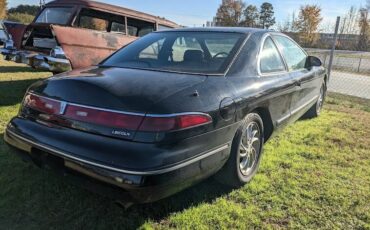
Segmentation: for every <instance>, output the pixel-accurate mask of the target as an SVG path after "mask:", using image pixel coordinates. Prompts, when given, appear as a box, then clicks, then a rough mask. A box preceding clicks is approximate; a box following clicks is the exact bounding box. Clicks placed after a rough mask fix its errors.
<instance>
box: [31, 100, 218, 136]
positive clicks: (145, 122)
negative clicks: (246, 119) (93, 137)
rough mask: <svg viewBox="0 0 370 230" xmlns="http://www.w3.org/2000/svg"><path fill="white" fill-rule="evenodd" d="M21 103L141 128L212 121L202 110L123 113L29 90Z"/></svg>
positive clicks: (78, 118) (100, 122)
mask: <svg viewBox="0 0 370 230" xmlns="http://www.w3.org/2000/svg"><path fill="white" fill-rule="evenodd" d="M24 105H25V106H28V107H30V108H32V109H35V110H38V111H40V112H43V113H46V114H49V115H57V116H60V117H62V118H65V119H70V120H75V121H81V122H87V123H91V124H97V125H103V126H108V127H114V128H122V129H128V130H138V131H142V132H169V131H177V130H183V129H189V128H193V127H197V126H201V125H205V124H209V123H211V122H212V118H211V116H209V115H208V114H204V113H181V114H172V115H165V114H164V115H150V114H147V115H145V114H135V113H123V112H119V111H113V110H106V109H101V108H95V107H90V106H83V105H77V104H72V103H65V102H61V101H58V100H54V99H49V98H46V97H42V96H38V95H35V94H31V93H29V94H27V95H26V97H25V100H24Z"/></svg>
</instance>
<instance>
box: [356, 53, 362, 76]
mask: <svg viewBox="0 0 370 230" xmlns="http://www.w3.org/2000/svg"><path fill="white" fill-rule="evenodd" d="M361 62H362V55H361V56H360V60H359V61H358V69H357V72H358V73H359V72H360V71H361Z"/></svg>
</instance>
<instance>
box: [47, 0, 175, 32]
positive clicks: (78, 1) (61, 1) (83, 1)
mask: <svg viewBox="0 0 370 230" xmlns="http://www.w3.org/2000/svg"><path fill="white" fill-rule="evenodd" d="M59 5H80V6H84V7H92V8H98V9H101V10H106V11H109V12H116V13H119V14H125V15H127V16H132V17H135V18H142V19H144V20H149V21H156V22H158V23H159V24H164V25H166V26H171V27H175V28H176V27H179V25H178V24H176V23H175V22H172V21H170V20H167V19H165V18H163V17H159V16H154V15H151V14H147V13H143V12H139V11H136V10H132V9H128V8H124V7H120V6H116V5H111V4H107V3H102V2H96V1H90V0H54V1H50V2H48V3H47V4H46V6H50V7H52V6H59Z"/></svg>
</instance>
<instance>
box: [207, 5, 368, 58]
mask: <svg viewBox="0 0 370 230" xmlns="http://www.w3.org/2000/svg"><path fill="white" fill-rule="evenodd" d="M214 21H215V25H216V26H242V27H253V28H264V29H270V28H275V29H277V30H278V31H280V32H283V33H287V34H289V35H291V36H292V37H293V38H294V39H295V40H296V41H297V42H299V43H300V44H301V45H302V46H305V47H317V48H329V46H330V44H328V43H324V42H323V41H322V40H320V39H321V37H320V36H321V34H320V33H322V32H323V30H322V29H320V26H321V23H322V21H323V17H322V9H321V7H320V6H318V5H315V4H314V5H309V4H308V5H302V6H301V7H300V9H299V11H298V16H296V15H295V13H293V14H292V15H291V16H289V17H288V18H287V19H286V20H285V21H284V22H282V23H278V24H277V25H275V24H276V19H275V16H274V7H273V5H272V4H271V3H268V2H264V3H263V4H262V5H261V6H260V7H259V8H257V6H255V5H247V4H246V3H245V2H244V1H243V0H223V1H222V3H221V4H220V6H219V8H218V10H217V13H216V17H215V19H214ZM334 26H335V24H333V25H331V26H330V28H328V30H330V32H331V33H333V32H334ZM337 48H341V49H351V50H364V51H366V50H367V51H370V0H367V4H366V6H365V7H361V8H360V9H356V8H355V7H351V8H350V9H349V11H348V13H347V14H346V15H345V16H344V17H342V19H341V23H340V27H339V39H338V43H337Z"/></svg>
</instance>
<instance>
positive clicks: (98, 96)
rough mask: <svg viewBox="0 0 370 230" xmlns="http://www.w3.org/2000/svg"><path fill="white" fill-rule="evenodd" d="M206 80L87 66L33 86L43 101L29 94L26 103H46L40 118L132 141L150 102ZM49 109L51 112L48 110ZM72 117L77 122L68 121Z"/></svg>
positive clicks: (190, 76)
mask: <svg viewBox="0 0 370 230" xmlns="http://www.w3.org/2000/svg"><path fill="white" fill-rule="evenodd" d="M205 79H206V77H205V76H200V75H186V74H174V73H166V72H155V71H146V70H135V69H121V68H102V67H91V68H88V69H84V70H75V71H71V72H69V73H67V74H62V75H59V76H55V77H52V78H49V79H47V80H44V81H40V82H38V83H36V84H34V85H32V86H31V87H30V89H29V92H30V93H31V94H32V95H36V97H37V96H41V99H39V98H36V97H33V96H30V97H28V98H26V101H27V100H29V101H33V103H34V104H35V103H36V104H37V103H39V104H40V105H42V106H43V107H44V108H42V109H38V112H39V113H37V118H38V119H42V120H44V121H45V120H46V121H52V122H53V123H56V124H57V125H62V126H69V127H74V128H78V129H81V130H84V131H90V132H97V133H100V134H105V135H109V136H112V135H113V136H119V137H121V138H125V139H132V138H133V136H134V134H135V131H137V129H138V128H139V125H140V124H141V123H142V121H143V118H144V117H145V116H146V113H147V111H148V110H149V109H150V108H151V107H152V106H154V105H155V104H156V103H157V102H159V101H161V100H163V99H165V98H167V97H170V96H171V95H174V94H176V93H177V92H179V91H181V90H184V89H186V88H188V87H191V86H193V85H196V84H199V83H201V82H203V81H204V80H205ZM55 101H56V102H57V104H55V103H54V102H55ZM26 103H28V102H26ZM51 108H52V109H54V110H52V111H51V110H49V109H51ZM164 113H165V111H164ZM45 114H49V115H50V114H51V115H56V116H57V117H58V118H56V117H52V118H51V117H50V116H45ZM40 115H41V116H40ZM59 116H61V117H62V118H63V119H59ZM65 118H66V120H67V121H66V120H64V119H65ZM71 121H77V122H78V124H77V123H73V124H72V123H69V122H71ZM80 122H82V123H80Z"/></svg>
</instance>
